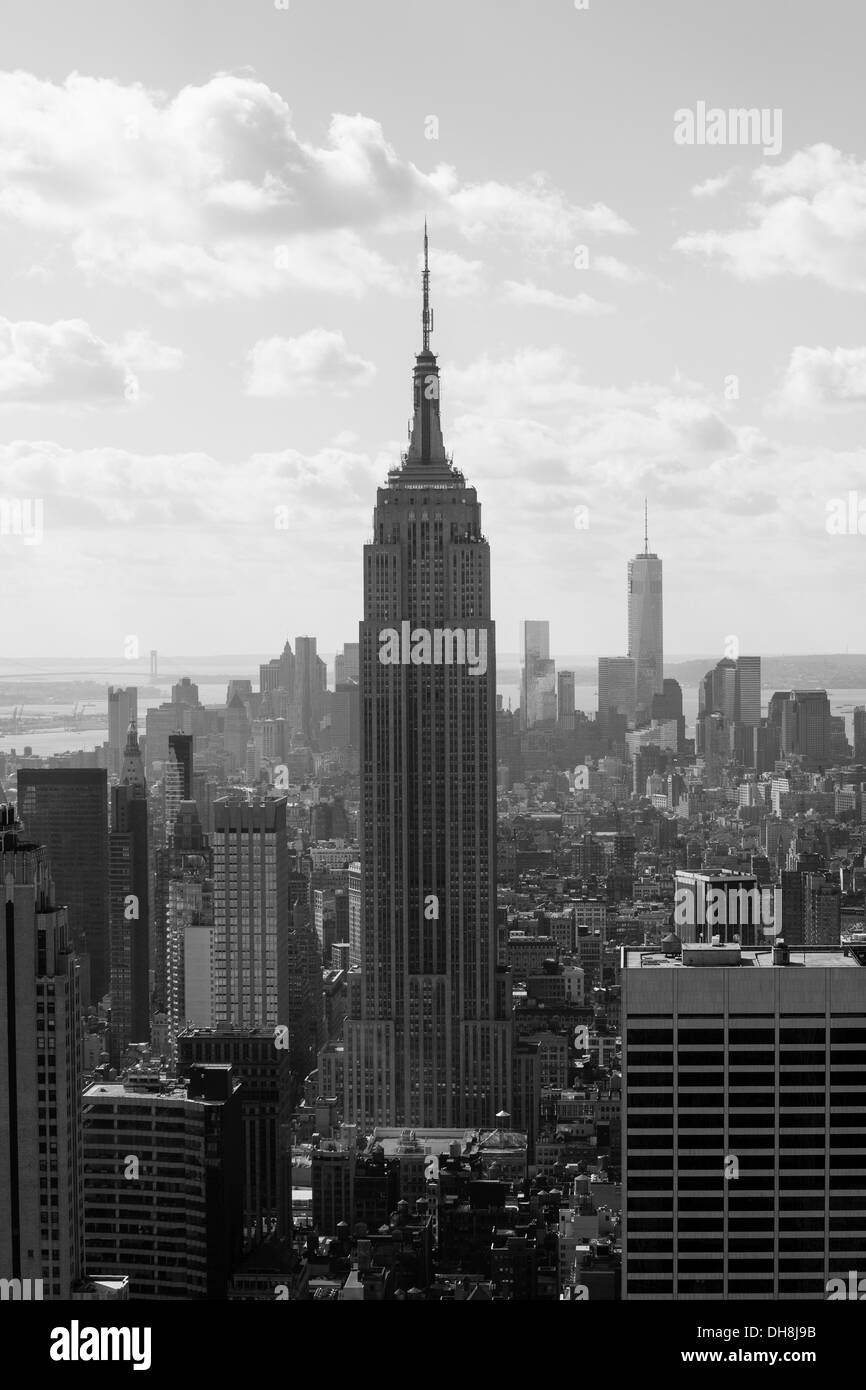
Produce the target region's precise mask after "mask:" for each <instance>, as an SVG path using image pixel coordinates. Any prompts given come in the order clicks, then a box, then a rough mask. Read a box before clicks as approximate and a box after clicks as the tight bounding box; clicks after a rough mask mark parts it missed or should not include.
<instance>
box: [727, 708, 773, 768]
mask: <svg viewBox="0 0 866 1390" xmlns="http://www.w3.org/2000/svg"><path fill="white" fill-rule="evenodd" d="M734 752H735V754H736V756H737V758H738V759H739V760H740V761H741V762H742V763H743V764H744V766H745V767H749V768H754V769H755V771H756V772H757V773H758V774H759V775H760V773H762V772H772V770H773V768H774V766H775V764H776V761H777V759H778V758H779V752H780V750H779V729H778V727H777V726H776V725H775V724H770V723H769V722H768V721H767V720H766V719H763V720H762V721H761V723H760V724H758V725H757V726H755V725H750V724H739V725H738V726H737V729H736V734H735V739H734Z"/></svg>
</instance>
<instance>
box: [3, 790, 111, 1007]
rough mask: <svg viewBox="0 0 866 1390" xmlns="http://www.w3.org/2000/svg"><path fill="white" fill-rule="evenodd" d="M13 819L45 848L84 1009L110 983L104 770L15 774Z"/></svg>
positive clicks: (106, 807) (106, 819)
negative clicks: (66, 923) (79, 978)
mask: <svg viewBox="0 0 866 1390" xmlns="http://www.w3.org/2000/svg"><path fill="white" fill-rule="evenodd" d="M18 813H19V815H20V817H21V821H22V823H23V825H24V830H25V832H26V834H27V838H28V839H29V840H33V841H35V842H36V843H37V844H40V845H44V846H45V849H46V853H47V856H48V860H49V863H50V864H51V876H52V878H53V879H54V895H55V901H56V902H58V903H59V904H60V905H61V906H62V907H65V908H66V909H67V914H68V919H69V932H70V935H71V938H72V947H73V950H74V951H75V953H76V955H77V956H78V958H79V963H80V966H81V974H82V982H81V988H82V1001H83V1003H84V1005H85V1007H86V1006H87V1004H88V1003H89V1002H90V1000H91V999H94V1000H97V999H101V998H102V996H103V995H104V994H107V993H108V990H109V986H110V980H111V967H110V962H109V925H108V779H107V774H106V772H105V769H104V768H35V767H22V768H19V770H18Z"/></svg>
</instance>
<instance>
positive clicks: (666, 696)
mask: <svg viewBox="0 0 866 1390" xmlns="http://www.w3.org/2000/svg"><path fill="white" fill-rule="evenodd" d="M651 713H652V717H653V719H658V720H662V721H664V720H667V719H682V717H683V688H682V686H681V685H680V683H679V681H675V680H671V679H670V677H667V678H666V679H665V680H663V681H662V689H661V694H659V695H654V696H653V702H652V707H651Z"/></svg>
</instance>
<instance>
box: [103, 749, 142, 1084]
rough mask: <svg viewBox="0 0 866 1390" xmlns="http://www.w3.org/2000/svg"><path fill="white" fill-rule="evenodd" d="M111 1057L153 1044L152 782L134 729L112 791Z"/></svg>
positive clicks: (110, 838) (110, 867) (110, 843)
mask: <svg viewBox="0 0 866 1390" xmlns="http://www.w3.org/2000/svg"><path fill="white" fill-rule="evenodd" d="M108 839H109V914H110V923H111V1058H112V1062H113V1064H114V1065H117V1063H118V1062H119V1061H121V1060H122V1058H123V1053H124V1051H125V1049H126V1048H127V1047H128V1046H129V1044H130V1043H134V1042H150V906H151V904H150V857H149V856H150V817H149V812H148V804H147V783H146V781H145V777H144V768H143V766H142V762H141V750H140V748H139V746H138V734H137V731H136V728H135V725H134V724H130V726H129V732H128V734H127V739H126V748H125V749H124V754H123V766H122V768H121V771H120V781H119V783H118V785H117V786H116V787H112V790H111V834H110V835H109V837H108Z"/></svg>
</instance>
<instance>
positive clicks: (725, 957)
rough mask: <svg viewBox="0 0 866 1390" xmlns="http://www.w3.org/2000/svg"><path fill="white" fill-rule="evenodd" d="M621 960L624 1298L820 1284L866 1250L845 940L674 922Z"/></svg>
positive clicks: (712, 1295) (755, 1292) (745, 1295)
mask: <svg viewBox="0 0 866 1390" xmlns="http://www.w3.org/2000/svg"><path fill="white" fill-rule="evenodd" d="M622 964H623V970H622V1044H623V1053H622V1055H623V1070H622V1109H623V1116H624V1123H623V1269H622V1274H623V1284H622V1290H623V1298H643V1299H646V1298H650V1299H653V1298H654V1299H663V1300H665V1301H670V1300H672V1299H680V1298H708V1299H749V1298H760V1299H766V1300H771V1299H772V1300H786V1299H794V1300H795V1299H824V1298H826V1296H827V1286H828V1280H829V1279H831V1278H837V1277H840V1276H841V1277H843V1278H845V1277H847V1271H848V1270H849V1269H858V1268H859V1269H863V1268H864V1260H866V1164H864V1159H863V1155H862V1153H860V1152H859V1150H860V1149H861V1148H862V1144H861V1138H860V1135H858V1133H857V1131H858V1130H860V1131H863V1130H866V1090H864V1089H863V1088H862V1087H861V1086H860V1084H859V1083H860V1081H861V1080H862V1070H861V1068H860V1066H859V1064H858V1062H857V1060H856V1059H857V1058H858V1056H859V1049H861V1048H862V1046H863V1041H862V1040H863V1035H864V1034H863V1020H864V1016H866V970H864V969H863V968H862V967H861V965H860V964H859V960H858V958H857V955H856V954H855V953H854V952H853V951H851V950H849V949H847V948H846V949H838V948H837V949H835V950H834V949H832V948H828V947H823V948H813V949H810V948H808V947H799V948H793V949H792V948H789V947H788V946H787V945H785V944H783V943H776V945H775V946H768V947H764V948H757V949H750V948H742V949H741V948H740V947H738V946H722V947H719V946H716V947H713V946H705V945H692V946H689V945H682V946H681V945H680V943H679V942H678V941H676V939H673V938H668V939H667V940H666V941H663V942H662V945H661V948H660V949H656V950H647V949H634V948H630V947H624V948H623V955H622ZM755 1321H757V1319H755ZM780 1321H781V1319H780Z"/></svg>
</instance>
